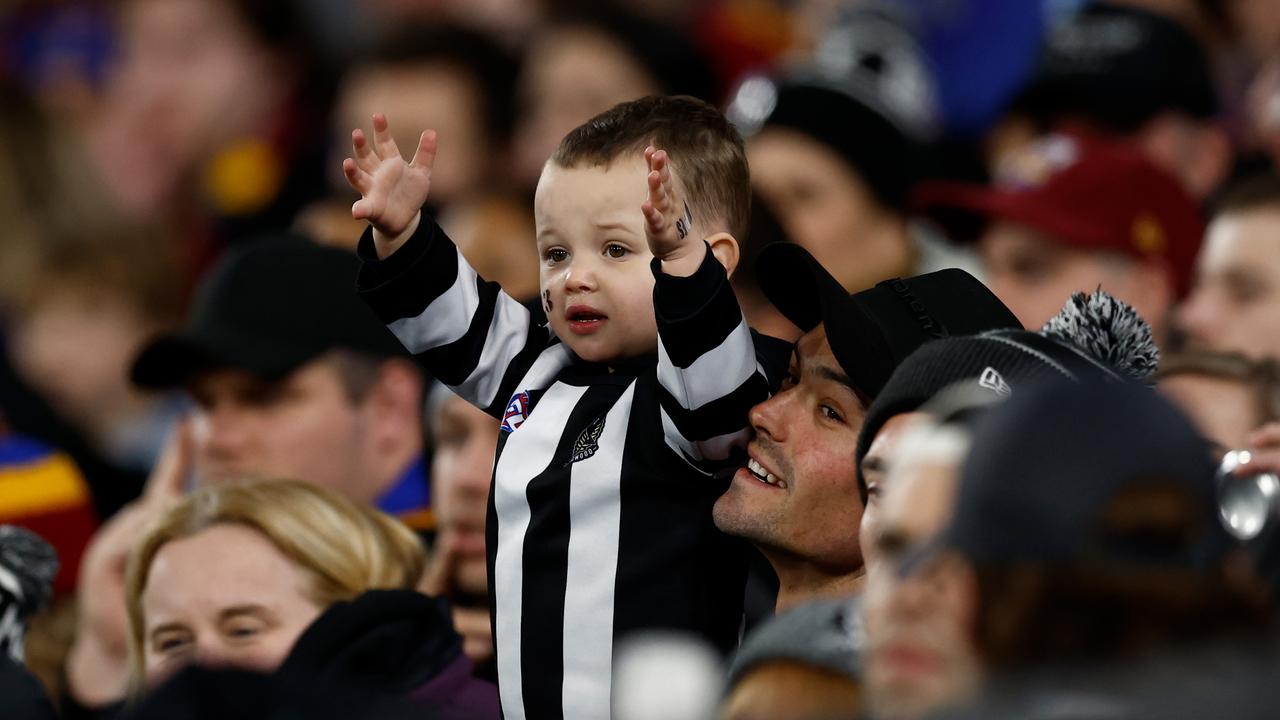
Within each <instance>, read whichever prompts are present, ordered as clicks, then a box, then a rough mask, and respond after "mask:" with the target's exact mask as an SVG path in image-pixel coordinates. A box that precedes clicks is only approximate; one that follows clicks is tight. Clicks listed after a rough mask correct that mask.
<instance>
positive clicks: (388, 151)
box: [342, 114, 436, 257]
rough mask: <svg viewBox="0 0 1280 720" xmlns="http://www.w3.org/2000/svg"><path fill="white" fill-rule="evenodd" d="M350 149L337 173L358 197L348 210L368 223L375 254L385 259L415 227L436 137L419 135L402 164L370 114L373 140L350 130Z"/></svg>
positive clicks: (380, 119) (381, 123)
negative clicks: (340, 171)
mask: <svg viewBox="0 0 1280 720" xmlns="http://www.w3.org/2000/svg"><path fill="white" fill-rule="evenodd" d="M351 147H352V150H353V151H354V155H355V157H354V158H346V159H345V160H343V161H342V171H343V173H344V174H345V175H346V177H347V182H348V183H350V185H351V187H353V188H355V189H356V191H357V192H359V193H360V195H361V198H360V199H359V200H357V201H356V203H355V204H354V205H352V206H351V217H353V218H355V219H357V220H368V221H369V224H370V225H372V226H373V231H374V232H373V238H374V243H375V245H376V247H377V251H378V256H379V257H386V256H388V255H390V254H391V253H393V252H395V250H396V249H397V248H399V247H400V246H401V245H403V244H404V241H405V240H407V239H408V238H409V236H410V235H412V234H413V231H414V230H415V229H417V227H418V221H419V220H420V218H421V215H420V211H421V209H422V205H423V203H425V202H426V201H427V194H428V193H429V192H430V190H431V168H432V166H433V165H434V164H435V160H436V133H435V131H434V130H426V131H424V132H423V133H422V136H421V137H420V138H419V139H418V147H417V149H416V150H415V151H414V154H413V160H411V161H409V162H405V160H404V157H403V156H401V155H400V149H399V148H398V147H396V142H395V140H393V139H392V138H391V132H390V129H389V126H388V125H387V118H386V117H385V116H384V115H382V114H377V115H374V116H373V142H372V143H370V142H369V140H368V138H366V137H365V134H364V131H363V130H361V129H359V128H356V129H355V130H353V131H352V133H351Z"/></svg>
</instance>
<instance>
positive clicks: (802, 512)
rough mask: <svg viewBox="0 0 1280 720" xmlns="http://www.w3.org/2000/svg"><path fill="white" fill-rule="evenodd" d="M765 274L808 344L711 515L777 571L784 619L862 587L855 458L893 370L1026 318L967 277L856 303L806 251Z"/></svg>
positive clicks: (879, 291)
mask: <svg viewBox="0 0 1280 720" xmlns="http://www.w3.org/2000/svg"><path fill="white" fill-rule="evenodd" d="M757 267H758V268H759V280H760V286H761V289H762V290H763V291H764V294H765V296H766V297H768V298H769V300H770V301H771V302H773V304H774V305H775V306H776V307H777V308H778V309H779V310H780V311H781V312H782V314H783V315H785V316H786V317H787V318H788V319H790V320H791V322H793V323H794V324H795V325H796V326H797V327H799V328H800V329H801V330H803V331H804V335H802V336H801V337H800V339H799V340H798V341H797V342H796V345H795V350H794V354H793V356H792V361H791V369H790V372H789V376H790V377H789V379H787V380H786V381H784V383H783V386H782V389H781V390H780V391H779V392H778V393H777V394H775V395H774V396H773V397H772V398H770V399H769V400H768V401H766V402H764V403H761V404H759V405H756V406H755V407H754V408H752V409H751V412H750V415H749V416H748V420H749V422H750V423H751V427H752V430H753V439H752V440H751V442H750V444H749V445H748V446H747V454H748V457H749V462H748V463H747V466H746V467H744V468H742V469H740V470H738V472H737V474H735V475H734V478H733V482H732V484H731V485H730V486H729V488H728V489H727V490H726V491H725V493H724V494H723V495H722V496H721V497H720V498H719V499H718V500H717V501H716V504H715V507H714V510H713V516H714V518H715V522H716V526H717V527H718V528H720V529H721V530H722V531H724V532H726V533H728V534H730V535H736V536H739V537H744V538H746V539H748V540H750V541H751V542H752V543H754V544H755V545H756V547H757V548H758V549H759V550H760V551H761V552H762V553H763V554H764V556H765V557H766V558H767V559H768V560H769V562H770V564H772V566H773V569H774V570H775V572H776V573H777V575H778V579H779V582H780V587H779V590H778V598H777V608H778V610H780V611H781V610H785V609H787V608H789V607H792V606H794V605H796V604H798V603H800V602H803V601H806V600H810V599H815V598H819V597H831V596H848V595H853V594H856V593H857V592H858V591H859V589H860V586H861V582H862V575H863V557H862V550H861V549H860V548H859V546H858V533H857V527H858V522H859V518H860V517H861V515H862V504H861V502H858V500H857V484H856V483H857V473H856V472H855V468H854V462H853V456H852V454H851V453H850V452H849V449H850V448H851V447H853V446H854V443H855V440H856V438H857V433H858V429H859V427H861V425H862V419H863V416H864V414H865V413H866V409H867V406H868V405H869V404H870V402H871V398H873V397H875V395H876V394H877V393H878V392H879V391H880V389H881V387H882V386H883V385H884V382H885V381H886V380H887V379H888V377H889V375H890V373H891V372H892V371H893V367H894V366H895V365H896V364H897V363H898V362H899V361H901V360H902V359H903V358H904V357H906V356H907V355H908V354H910V352H911V351H912V350H914V349H915V348H916V347H918V346H919V345H920V344H922V343H924V342H926V341H927V340H929V339H932V338H934V337H938V336H944V335H946V334H949V333H950V334H963V333H966V332H978V331H980V330H986V329H990V328H995V327H1010V326H1014V325H1016V322H1017V321H1016V320H1015V319H1014V317H1013V315H1012V314H1011V313H1010V312H1009V311H1008V309H1006V308H1005V307H1004V306H1003V305H1001V304H1000V302H999V301H998V300H996V298H995V297H994V296H993V295H991V293H990V292H989V291H988V290H987V289H986V288H985V287H983V286H982V284H981V283H979V282H978V281H976V280H974V279H973V278H972V277H971V276H969V275H967V274H966V273H964V272H963V271H960V270H948V271H942V272H938V273H931V274H929V275H923V276H920V277H915V278H909V279H906V280H893V281H889V282H885V283H881V284H880V285H877V286H876V287H874V288H872V289H870V290H864V291H862V292H860V293H856V294H854V295H849V294H848V293H847V292H846V291H845V289H844V288H843V286H841V285H840V283H839V282H838V281H837V280H836V278H835V277H833V276H832V275H831V274H830V273H829V272H827V271H826V270H825V269H824V268H823V267H822V266H821V265H819V264H818V262H817V260H815V259H814V257H813V256H812V255H810V254H809V253H808V252H807V251H805V250H804V248H801V247H799V246H796V245H790V244H778V245H774V246H771V247H769V248H767V249H766V250H765V251H764V252H762V253H761V254H760V257H759V259H758V265H757Z"/></svg>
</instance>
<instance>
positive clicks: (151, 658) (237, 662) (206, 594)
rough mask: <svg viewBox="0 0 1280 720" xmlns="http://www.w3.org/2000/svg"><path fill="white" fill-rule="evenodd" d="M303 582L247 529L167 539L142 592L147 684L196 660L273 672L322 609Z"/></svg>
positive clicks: (219, 528)
mask: <svg viewBox="0 0 1280 720" xmlns="http://www.w3.org/2000/svg"><path fill="white" fill-rule="evenodd" d="M305 583H306V577H305V576H304V574H303V571H302V570H300V569H299V568H298V567H297V566H296V565H294V564H293V563H292V562H291V561H290V560H289V559H288V558H287V557H285V556H284V554H283V553H281V552H280V550H279V549H278V548H276V546H275V545H273V544H272V543H271V541H270V540H268V539H267V538H266V536H264V535H262V534H261V533H259V532H257V531H256V530H252V529H250V528H248V527H244V526H241V525H236V524H230V523H227V524H219V525H214V526H212V527H210V528H208V529H206V530H203V531H201V532H199V533H197V534H195V535H192V536H190V537H185V538H181V539H178V540H172V541H170V542H168V543H166V544H165V545H164V546H162V547H161V548H160V550H159V551H158V552H157V553H156V555H155V558H154V559H153V560H152V562H151V569H150V573H149V574H148V577H147V585H146V587H145V588H144V589H143V591H142V618H143V645H142V647H143V667H144V671H145V675H146V681H147V684H148V685H155V684H157V683H158V682H159V681H161V680H163V679H164V678H165V677H167V676H169V675H171V674H172V673H173V672H174V671H176V670H178V669H179V668H181V667H183V666H185V665H188V664H192V663H198V664H201V665H213V666H225V665H233V666H237V667H246V668H250V669H253V670H259V671H262V672H270V671H272V670H275V669H276V668H277V667H279V666H280V663H281V662H283V661H284V658H285V656H286V655H288V654H289V651H290V650H291V649H292V648H293V645H294V643H295V642H296V641H297V639H298V637H299V636H300V635H302V632H303V630H305V629H306V627H307V626H308V625H310V624H311V622H312V621H313V620H315V619H316V617H318V616H319V615H320V612H321V609H322V608H321V607H320V606H319V605H318V604H317V603H315V602H314V601H312V600H311V599H309V598H308V597H306V595H305V594H304V592H303V589H304V587H305Z"/></svg>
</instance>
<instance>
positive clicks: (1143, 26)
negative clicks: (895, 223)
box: [991, 2, 1233, 200]
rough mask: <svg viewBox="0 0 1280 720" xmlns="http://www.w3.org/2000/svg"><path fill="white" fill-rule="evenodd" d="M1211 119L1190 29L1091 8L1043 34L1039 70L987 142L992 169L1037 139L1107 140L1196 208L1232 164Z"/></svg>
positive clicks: (1213, 113) (1204, 66)
mask: <svg viewBox="0 0 1280 720" xmlns="http://www.w3.org/2000/svg"><path fill="white" fill-rule="evenodd" d="M1218 114H1219V107H1218V97H1217V91H1216V89H1215V87H1214V77H1213V72H1212V69H1211V67H1210V65H1209V59H1208V57H1207V53H1206V50H1205V48H1204V47H1203V46H1202V45H1201V42H1200V41H1199V40H1198V39H1197V38H1196V37H1195V36H1194V35H1192V34H1191V32H1190V31H1189V30H1187V29H1186V28H1184V27H1183V26H1182V25H1180V24H1179V23H1178V22H1177V21H1175V20H1173V19H1170V18H1169V17H1166V16H1164V15H1162V14H1159V13H1156V12H1152V11H1149V10H1144V9H1141V8H1133V7H1120V6H1118V5H1116V4H1113V3H1108V2H1092V3H1090V4H1089V5H1088V6H1086V7H1085V9H1084V10H1082V11H1081V12H1080V13H1079V14H1077V15H1076V16H1074V17H1073V18H1071V19H1069V20H1067V21H1065V22H1063V23H1061V24H1060V25H1058V26H1057V27H1055V28H1053V29H1052V30H1051V32H1050V33H1049V37H1048V41H1047V45H1046V47H1045V51H1044V56H1043V58H1042V59H1041V64H1040V69H1039V70H1038V72H1037V74H1036V76H1035V77H1034V78H1033V79H1032V81H1031V83H1030V84H1029V86H1028V87H1027V88H1025V89H1024V90H1023V91H1022V93H1021V94H1020V96H1019V97H1018V98H1017V99H1016V100H1015V101H1014V103H1013V106H1012V108H1011V109H1010V113H1009V117H1008V118H1007V119H1006V120H1004V121H1003V122H1002V124H1001V126H1000V127H999V128H998V129H997V130H996V132H995V137H994V138H993V139H992V141H991V142H992V145H993V149H994V154H995V157H994V161H995V164H996V165H999V164H1000V163H1001V162H1002V161H1003V155H1004V154H1005V153H1008V152H1014V153H1016V152H1018V150H1019V147H1020V146H1021V145H1022V144H1023V143H1025V142H1030V141H1031V140H1032V139H1033V138H1035V137H1037V136H1039V135H1043V134H1045V133H1051V132H1086V133H1099V134H1110V135H1115V136H1117V137H1120V138H1123V139H1125V140H1126V141H1128V142H1131V143H1133V144H1134V145H1135V147H1137V148H1138V149H1139V150H1140V151H1141V152H1142V153H1143V154H1144V155H1146V156H1147V157H1148V158H1150V159H1151V160H1152V161H1153V162H1154V163H1155V164H1156V165H1158V166H1159V167H1160V168H1161V169H1163V170H1165V171H1166V172H1168V173H1169V174H1171V175H1173V176H1174V177H1176V178H1178V180H1179V181H1180V182H1182V184H1183V185H1184V186H1185V187H1186V188H1187V190H1188V191H1189V192H1190V193H1191V194H1192V195H1193V196H1194V197H1196V198H1198V199H1201V200H1203V199H1205V198H1207V197H1209V196H1211V195H1212V194H1213V193H1214V192H1215V191H1216V190H1217V189H1218V186H1219V185H1220V184H1221V183H1222V181H1223V180H1224V179H1225V178H1226V177H1227V174H1228V173H1229V172H1230V170H1231V167H1232V163H1233V152H1232V148H1231V144H1230V142H1229V140H1228V138H1227V135H1226V132H1225V130H1224V129H1223V127H1222V124H1221V122H1220V121H1219V119H1218Z"/></svg>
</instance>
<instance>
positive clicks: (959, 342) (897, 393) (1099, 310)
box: [856, 291, 1160, 565]
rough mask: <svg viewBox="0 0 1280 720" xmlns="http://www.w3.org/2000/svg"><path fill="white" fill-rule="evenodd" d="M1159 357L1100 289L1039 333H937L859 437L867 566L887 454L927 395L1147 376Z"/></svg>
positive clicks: (921, 415) (1147, 332)
mask: <svg viewBox="0 0 1280 720" xmlns="http://www.w3.org/2000/svg"><path fill="white" fill-rule="evenodd" d="M1159 356H1160V354H1159V350H1157V349H1156V346H1155V343H1154V342H1152V339H1151V327H1150V326H1149V325H1148V324H1147V323H1146V322H1144V321H1143V320H1142V318H1140V317H1138V315H1137V314H1136V313H1135V312H1134V311H1133V309H1132V308H1130V307H1128V306H1126V305H1125V304H1124V303H1121V302H1119V301H1117V300H1116V299H1115V298H1112V297H1111V296H1109V295H1107V294H1106V293H1104V292H1102V291H1096V292H1094V293H1093V294H1091V295H1084V294H1083V293H1079V294H1076V295H1074V296H1072V298H1071V299H1070V300H1069V301H1068V302H1067V303H1066V305H1065V306H1064V307H1063V308H1062V310H1061V311H1060V312H1059V313H1058V314H1057V315H1055V316H1054V317H1053V318H1052V319H1050V321H1049V322H1048V323H1046V324H1045V327H1044V330H1042V331H1040V332H1031V331H1028V330H991V331H987V332H984V333H979V334H977V335H972V336H967V337H949V338H942V339H940V340H937V341H934V342H930V343H927V344H925V345H924V346H923V347H921V348H920V349H919V350H917V351H915V352H913V353H911V354H910V355H909V356H907V358H906V359H905V360H903V361H902V362H901V363H900V364H899V365H898V367H897V369H896V370H894V372H893V375H892V376H891V377H890V378H889V381H888V382H887V383H886V384H885V386H884V389H883V390H881V391H880V393H879V394H878V395H877V396H876V398H875V401H874V402H872V403H871V407H870V408H869V409H868V410H867V415H866V419H865V421H864V422H863V424H862V429H861V431H860V432H859V434H858V444H857V455H856V460H857V462H858V491H859V493H860V495H861V497H862V500H863V503H864V504H865V506H866V509H865V510H864V511H863V514H862V524H861V527H860V533H861V536H862V537H861V541H862V547H863V557H864V558H865V559H866V560H867V562H868V565H873V564H874V563H875V560H876V557H875V556H876V547H877V541H876V537H877V535H878V534H879V533H880V532H881V531H880V527H879V526H880V518H879V502H878V499H879V495H880V494H881V493H883V492H884V482H885V476H886V473H887V468H888V465H889V459H890V458H892V457H894V455H895V454H896V448H897V446H898V445H899V444H900V443H901V441H902V438H903V436H904V435H906V434H907V433H909V432H910V430H911V428H912V427H913V426H915V425H918V424H919V423H920V422H922V421H923V420H924V419H925V417H926V413H925V412H924V411H923V410H922V407H923V406H924V405H925V404H926V403H927V402H929V401H930V400H931V399H932V398H934V397H935V396H937V395H939V393H942V392H943V391H944V390H945V389H947V388H948V387H950V386H952V385H954V384H956V383H965V384H968V385H973V386H974V387H976V388H978V389H979V390H980V391H982V392H983V393H985V394H989V395H992V396H994V397H995V398H1000V399H1003V398H1005V397H1008V396H1009V395H1011V394H1013V393H1015V392H1017V390H1018V389H1019V388H1021V387H1023V386H1026V385H1028V384H1030V383H1032V382H1033V381H1035V380H1043V379H1044V378H1049V377H1057V378H1062V377H1065V378H1069V379H1071V380H1072V381H1075V382H1085V381H1090V380H1097V381H1107V382H1118V381H1120V380H1122V379H1123V380H1137V381H1146V380H1147V379H1148V378H1150V376H1151V374H1152V373H1153V372H1155V369H1156V366H1157V363H1158V362H1159Z"/></svg>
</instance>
